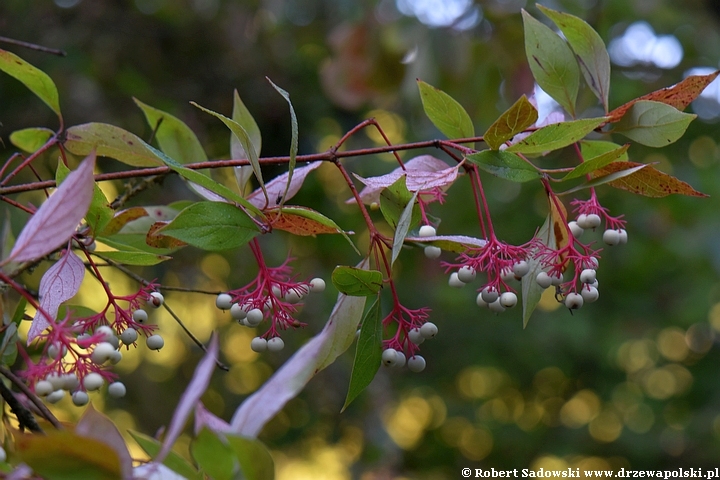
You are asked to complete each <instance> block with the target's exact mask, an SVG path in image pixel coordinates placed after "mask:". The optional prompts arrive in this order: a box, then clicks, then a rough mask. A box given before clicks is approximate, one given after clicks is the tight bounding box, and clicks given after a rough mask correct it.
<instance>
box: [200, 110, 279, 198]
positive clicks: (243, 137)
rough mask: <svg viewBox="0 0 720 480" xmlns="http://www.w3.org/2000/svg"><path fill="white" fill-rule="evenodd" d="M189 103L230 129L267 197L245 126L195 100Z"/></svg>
mask: <svg viewBox="0 0 720 480" xmlns="http://www.w3.org/2000/svg"><path fill="white" fill-rule="evenodd" d="M190 104H191V105H194V106H195V107H197V108H199V109H200V110H202V111H203V112H205V113H209V114H210V115H212V116H214V117H217V118H218V119H220V120H221V121H222V122H223V123H224V124H225V126H226V127H228V128H229V129H230V131H231V132H232V133H233V134H235V136H236V137H237V139H238V140H239V141H240V143H241V144H242V146H243V149H244V150H245V152H246V153H247V154H248V160H249V161H250V165H252V168H253V172H255V178H257V181H258V183H259V184H260V188H262V190H263V192H265V198H267V191H266V190H265V182H264V181H263V177H262V171H261V170H260V161H259V160H258V154H257V152H256V151H255V147H254V146H253V144H252V141H251V140H250V136H249V135H248V133H247V131H246V130H245V128H244V127H243V126H242V125H240V124H239V123H238V122H236V121H235V120H233V119H231V118H228V117H226V116H225V115H222V114H220V113H217V112H213V111H212V110H210V109H207V108H205V107H203V106H201V105H198V104H197V103H195V102H190Z"/></svg>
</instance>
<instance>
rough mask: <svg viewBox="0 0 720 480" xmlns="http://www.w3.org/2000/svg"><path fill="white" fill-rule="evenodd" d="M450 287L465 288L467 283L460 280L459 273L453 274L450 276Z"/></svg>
mask: <svg viewBox="0 0 720 480" xmlns="http://www.w3.org/2000/svg"><path fill="white" fill-rule="evenodd" d="M448 285H450V286H451V287H454V288H462V287H464V286H465V282H463V281H462V280H460V279H459V278H458V274H457V272H453V273H451V274H450V278H449V279H448Z"/></svg>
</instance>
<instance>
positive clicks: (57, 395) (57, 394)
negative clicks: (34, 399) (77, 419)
mask: <svg viewBox="0 0 720 480" xmlns="http://www.w3.org/2000/svg"><path fill="white" fill-rule="evenodd" d="M64 396H65V390H55V391H54V392H52V393H51V394H49V395H48V396H47V397H45V401H46V402H48V403H57V402H59V401H60V400H62V399H63V397H64Z"/></svg>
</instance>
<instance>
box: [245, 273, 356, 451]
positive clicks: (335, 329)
mask: <svg viewBox="0 0 720 480" xmlns="http://www.w3.org/2000/svg"><path fill="white" fill-rule="evenodd" d="M367 265H368V262H367V260H365V261H363V262H362V264H361V265H360V267H361V268H367ZM365 300H366V298H365V297H349V296H345V295H343V294H340V295H338V301H337V303H336V304H335V308H333V311H332V313H331V314H330V319H329V320H328V322H327V324H325V328H323V330H322V332H320V333H319V334H317V335H315V336H314V337H313V338H312V339H310V341H309V342H307V343H306V344H305V345H303V347H302V348H300V350H298V351H297V352H295V355H293V356H292V357H291V358H290V359H289V360H288V361H287V362H285V364H284V365H283V366H282V367H281V368H280V369H279V370H278V371H277V372H275V374H274V375H273V376H272V377H270V379H269V380H268V381H267V382H265V384H264V385H263V386H262V387H260V389H259V390H258V391H257V392H255V393H254V394H252V395H251V396H250V397H248V398H247V399H246V400H245V401H244V402H243V403H242V405H240V408H238V409H237V410H236V411H235V415H234V416H233V419H232V422H231V425H232V430H233V432H234V433H236V434H239V435H245V436H248V437H253V438H254V437H257V435H258V433H259V432H260V430H261V429H262V428H263V426H264V425H265V424H266V423H267V422H268V421H269V420H270V419H271V418H273V417H274V416H275V414H277V413H278V412H279V411H280V410H281V409H282V408H283V406H284V405H285V404H286V403H287V402H288V401H289V400H290V399H292V398H293V397H295V396H296V395H297V394H298V393H299V392H300V391H301V390H302V389H303V388H304V387H305V384H307V382H308V381H309V380H310V379H311V378H312V377H313V376H314V375H315V374H316V373H318V372H319V371H320V370H322V369H324V368H325V367H327V366H328V365H330V364H331V363H332V362H334V361H335V359H336V358H337V357H338V356H339V355H340V354H342V353H343V352H344V351H345V350H347V349H348V348H349V347H350V345H351V344H352V342H353V340H354V339H355V332H356V331H357V326H358V323H359V322H360V319H361V318H362V314H363V310H364V309H365Z"/></svg>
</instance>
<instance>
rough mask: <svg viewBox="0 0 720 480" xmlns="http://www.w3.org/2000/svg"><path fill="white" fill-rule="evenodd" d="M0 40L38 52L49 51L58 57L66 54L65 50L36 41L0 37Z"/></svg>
mask: <svg viewBox="0 0 720 480" xmlns="http://www.w3.org/2000/svg"><path fill="white" fill-rule="evenodd" d="M0 42H5V43H10V44H12V45H17V46H18V47H25V48H29V49H30V50H37V51H38V52H45V53H50V54H52V55H57V56H59V57H64V56H66V55H67V52H66V51H65V50H58V49H57V48H50V47H43V46H42V45H38V44H36V43H30V42H23V41H22V40H15V39H14V38H8V37H0Z"/></svg>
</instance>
